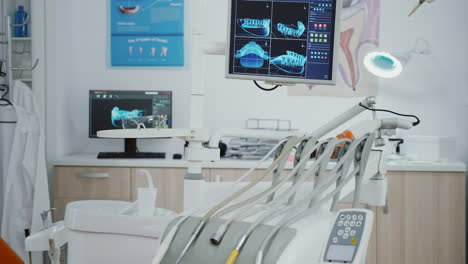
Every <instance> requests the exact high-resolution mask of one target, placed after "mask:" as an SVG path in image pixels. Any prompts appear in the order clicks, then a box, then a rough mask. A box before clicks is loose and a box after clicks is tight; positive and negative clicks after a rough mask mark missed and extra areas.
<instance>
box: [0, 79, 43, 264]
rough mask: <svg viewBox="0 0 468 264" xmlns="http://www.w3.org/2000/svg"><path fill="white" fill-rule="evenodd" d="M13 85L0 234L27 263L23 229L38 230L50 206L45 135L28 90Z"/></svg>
mask: <svg viewBox="0 0 468 264" xmlns="http://www.w3.org/2000/svg"><path fill="white" fill-rule="evenodd" d="M14 89H15V98H14V100H13V105H14V107H15V110H16V121H17V123H16V129H15V134H14V138H13V143H12V147H11V152H10V157H9V161H8V162H7V164H8V168H7V170H6V171H7V173H6V175H3V205H2V208H1V209H2V220H1V236H2V238H3V239H4V240H5V241H6V242H7V243H8V244H9V245H10V247H11V248H12V249H13V250H14V251H15V252H16V253H17V254H18V256H20V257H21V258H22V259H23V261H24V262H25V263H28V262H29V260H28V254H27V252H26V250H25V245H24V241H25V231H24V230H25V229H30V230H31V232H32V233H35V232H37V231H39V230H41V229H42V227H43V226H42V221H41V218H40V213H41V212H42V211H46V210H49V209H50V200H49V188H48V178H47V169H46V161H45V136H44V132H43V129H42V123H41V119H40V116H39V115H38V114H37V111H36V109H37V108H36V106H35V103H34V100H33V95H32V92H31V90H30V89H29V87H27V86H26V85H25V84H23V83H15V87H14ZM19 104H23V105H24V106H22V105H19ZM28 108H29V109H28ZM3 140H6V139H3ZM10 140H11V139H10ZM33 263H42V259H41V258H40V255H39V254H35V256H34V257H33Z"/></svg>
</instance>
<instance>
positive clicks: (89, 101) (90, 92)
mask: <svg viewBox="0 0 468 264" xmlns="http://www.w3.org/2000/svg"><path fill="white" fill-rule="evenodd" d="M92 92H110V93H143V94H144V93H148V92H149V93H155V92H156V93H169V94H170V95H171V117H172V120H171V124H172V127H174V93H173V92H172V91H156V90H138V91H132V90H89V92H88V137H89V138H100V137H98V136H97V134H96V135H91V131H92V129H91V127H92V125H93V124H92V104H91V94H92Z"/></svg>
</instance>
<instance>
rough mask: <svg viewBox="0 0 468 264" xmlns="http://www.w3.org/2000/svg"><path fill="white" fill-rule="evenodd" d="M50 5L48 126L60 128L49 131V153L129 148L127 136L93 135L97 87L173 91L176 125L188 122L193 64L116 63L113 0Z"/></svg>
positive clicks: (166, 147)
mask: <svg viewBox="0 0 468 264" xmlns="http://www.w3.org/2000/svg"><path fill="white" fill-rule="evenodd" d="M47 5H48V9H47V20H48V21H47V25H48V33H47V35H48V49H47V54H48V58H49V61H48V84H49V87H48V91H47V92H48V126H49V127H54V128H56V130H55V131H50V132H49V144H48V147H49V157H51V158H56V157H60V156H62V155H66V154H70V153H97V152H99V151H122V150H123V140H102V139H89V138H88V105H89V104H88V92H89V90H93V89H100V90H170V91H173V96H174V126H175V127H186V126H187V123H188V118H189V115H188V113H187V112H186V109H187V107H188V104H189V97H188V93H189V90H190V87H191V86H190V84H191V82H190V78H191V75H190V68H189V67H184V68H170V69H169V68H164V69H156V68H154V69H153V68H148V69H141V68H139V69H130V68H119V69H116V68H110V67H109V65H108V62H109V60H108V51H109V48H108V47H109V43H108V38H109V30H108V26H109V25H108V22H109V20H108V17H107V12H108V1H95V0H79V1H59V0H53V1H48V2H47ZM187 47H190V38H188V42H187ZM188 52H189V50H188ZM187 62H188V63H189V62H190V60H189V59H187ZM177 142H178V143H179V144H176V145H177V146H178V150H177V151H175V152H178V153H180V151H181V150H182V148H181V147H180V142H179V141H177ZM139 143H141V144H140V145H139V147H140V149H141V150H143V151H145V150H148V148H149V149H151V150H152V151H165V152H174V151H172V149H173V147H174V143H173V142H169V143H168V142H167V141H164V142H161V144H156V145H154V144H152V143H155V141H151V142H148V141H146V142H144V141H143V142H139ZM143 143H144V144H143ZM147 144H150V145H151V146H152V147H148V146H147Z"/></svg>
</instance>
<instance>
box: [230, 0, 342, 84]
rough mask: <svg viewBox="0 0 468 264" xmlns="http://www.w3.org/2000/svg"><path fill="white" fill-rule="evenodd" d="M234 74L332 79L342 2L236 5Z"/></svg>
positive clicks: (285, 0) (236, 0) (256, 0)
mask: <svg viewBox="0 0 468 264" xmlns="http://www.w3.org/2000/svg"><path fill="white" fill-rule="evenodd" d="M231 12H232V14H231V35H230V43H229V44H230V54H229V56H230V57H229V67H228V71H229V73H230V74H236V75H256V76H265V77H280V78H298V79H308V80H323V81H328V80H332V78H333V76H332V74H333V57H334V54H333V50H334V45H335V36H334V33H335V17H336V0H269V1H266V0H232V7H231Z"/></svg>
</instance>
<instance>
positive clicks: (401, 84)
mask: <svg viewBox="0 0 468 264" xmlns="http://www.w3.org/2000/svg"><path fill="white" fill-rule="evenodd" d="M210 1H211V2H212V3H213V4H214V5H216V10H223V11H221V12H219V13H218V12H214V13H213V15H212V16H211V17H210V19H211V20H213V21H222V22H223V23H220V24H214V23H213V24H211V25H212V28H211V29H210V30H208V31H207V32H210V34H209V36H208V39H210V40H215V41H223V40H225V38H226V34H225V30H224V29H225V28H226V23H225V21H226V19H225V16H226V15H225V11H224V10H226V8H227V1H218V0H210ZM381 2H382V10H383V11H382V19H381V47H382V49H384V50H387V51H405V50H409V49H410V48H412V46H413V44H414V42H415V40H416V39H417V38H421V37H422V38H424V39H426V40H428V41H429V42H430V44H431V46H432V52H433V55H431V56H415V57H414V58H413V59H412V61H411V62H410V64H408V66H407V67H406V69H405V72H404V73H403V75H401V76H400V77H399V78H397V79H391V80H382V81H381V83H380V90H379V96H378V106H379V107H384V108H391V109H394V110H396V111H400V112H403V113H414V114H417V115H419V116H420V117H421V119H422V122H423V123H422V124H421V125H420V126H419V127H417V128H415V129H414V130H412V131H411V133H412V134H425V135H443V136H456V137H457V140H458V154H459V157H460V158H461V159H463V160H467V159H468V146H467V145H468V139H467V134H468V133H467V132H468V128H467V118H466V116H467V115H466V114H467V112H468V111H467V108H466V106H467V103H468V100H467V98H468V93H467V91H468V79H467V73H468V62H467V61H468V51H467V49H466V47H468V23H467V22H468V19H467V16H466V14H465V11H464V10H466V8H467V7H468V2H467V1H466V0H440V1H436V2H435V3H434V4H432V5H431V6H429V5H428V6H425V7H423V8H421V10H420V11H419V12H418V13H416V14H415V16H414V17H412V18H411V19H408V17H407V13H408V11H409V10H411V8H412V7H413V6H414V4H415V3H414V2H415V1H407V0H392V1H387V0H382V1H381ZM213 16H214V17H213ZM209 63H210V65H211V66H210V68H209V71H208V74H209V76H210V81H209V83H208V88H207V91H206V92H207V99H206V102H207V105H206V111H205V112H206V124H207V126H209V127H214V128H220V127H239V126H243V125H244V122H245V120H246V119H248V118H285V119H290V120H292V121H293V126H295V127H298V128H305V129H308V130H312V129H313V128H315V127H317V126H319V125H321V124H324V123H325V122H326V121H327V120H329V119H330V118H332V117H333V116H335V115H337V114H338V113H340V112H342V111H344V110H345V109H347V108H348V107H350V106H351V105H353V104H354V103H356V102H358V101H359V100H360V99H361V98H330V97H288V96H287V91H286V89H281V90H279V91H275V92H272V93H267V92H262V91H260V90H258V89H256V88H255V87H254V85H253V84H252V83H251V82H247V81H235V80H225V79H224V77H223V75H224V67H223V65H224V58H222V57H210V58H209ZM368 116H369V114H367V115H364V117H368Z"/></svg>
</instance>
